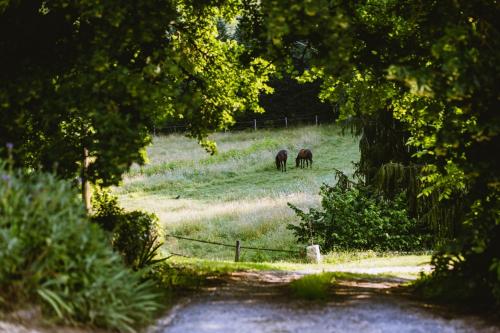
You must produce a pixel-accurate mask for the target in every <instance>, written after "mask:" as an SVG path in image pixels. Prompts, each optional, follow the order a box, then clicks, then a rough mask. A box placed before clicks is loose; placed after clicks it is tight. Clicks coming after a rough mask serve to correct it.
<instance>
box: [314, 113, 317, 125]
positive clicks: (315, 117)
mask: <svg viewBox="0 0 500 333" xmlns="http://www.w3.org/2000/svg"><path fill="white" fill-rule="evenodd" d="M314 119H315V120H316V126H318V116H317V115H316V116H314Z"/></svg>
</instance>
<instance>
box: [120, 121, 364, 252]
mask: <svg viewBox="0 0 500 333" xmlns="http://www.w3.org/2000/svg"><path fill="white" fill-rule="evenodd" d="M212 139H214V140H215V141H216V142H217V145H218V149H219V153H218V154H217V155H214V156H210V155H208V154H207V153H206V152H205V151H204V150H203V149H202V148H201V147H200V146H199V145H198V144H197V143H196V142H195V141H194V140H191V139H188V138H186V137H183V136H181V135H169V136H160V137H156V138H155V140H154V142H153V144H152V146H150V147H149V148H148V156H149V159H150V162H149V164H147V165H146V166H144V167H142V168H139V167H137V166H135V167H133V168H132V169H131V171H130V172H129V173H128V174H127V175H126V176H125V179H124V182H123V185H122V186H120V187H118V188H116V189H115V190H114V191H115V193H116V194H117V195H118V196H119V199H120V202H121V204H122V205H123V206H124V207H125V208H127V209H141V210H145V211H149V212H154V213H156V214H157V215H158V217H159V218H160V222H161V224H162V226H164V228H165V231H166V233H171V234H177V235H182V236H186V237H192V238H198V239H204V240H210V241H218V242H223V243H230V244H234V242H235V241H236V240H237V239H239V240H241V242H242V245H244V246H254V247H271V248H281V249H294V250H295V249H297V247H298V244H297V243H296V241H295V239H294V237H293V235H292V233H291V232H290V231H289V230H287V229H286V225H287V224H288V223H297V222H298V219H297V217H296V216H295V214H294V213H293V211H292V210H291V209H290V208H288V206H287V202H291V203H293V204H294V205H296V206H298V207H301V208H306V207H316V206H318V205H319V200H320V198H319V196H318V191H319V187H320V185H321V184H322V183H328V184H332V183H334V182H335V179H334V173H333V169H334V168H336V169H340V170H342V171H344V172H345V173H347V174H352V172H353V165H352V162H355V161H358V160H359V150H358V138H356V137H353V136H351V135H345V136H343V135H341V130H340V129H339V128H338V127H337V126H335V125H327V126H320V127H313V126H311V127H300V128H291V129H274V130H258V131H256V132H254V131H247V132H235V133H219V134H215V135H213V137H212ZM301 148H309V149H311V150H312V152H313V155H314V156H313V159H314V164H313V168H312V169H307V170H306V169H298V168H295V157H296V154H297V152H298V150H299V149H301ZM280 149H287V150H288V172H286V173H281V172H279V171H277V169H276V165H275V162H274V156H275V154H276V153H277V151H278V150H280ZM166 247H167V250H168V251H172V252H176V253H182V254H186V255H189V256H195V257H199V258H205V259H221V260H224V259H226V260H227V259H231V258H233V257H234V250H233V249H231V248H224V247H219V246H209V245H205V244H201V243H193V242H189V241H185V240H175V239H172V238H169V239H168V240H167V243H166ZM241 259H242V260H246V261H264V260H289V259H291V257H290V256H289V255H287V254H282V253H269V252H258V251H251V250H243V251H242V255H241Z"/></svg>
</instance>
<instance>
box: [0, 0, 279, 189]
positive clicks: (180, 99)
mask: <svg viewBox="0 0 500 333" xmlns="http://www.w3.org/2000/svg"><path fill="white" fill-rule="evenodd" d="M236 13H237V1H231V0H229V1H218V2H217V3H208V2H207V3H200V2H198V1H134V2H123V1H106V2H104V3H99V4H96V3H95V2H94V1H88V0H87V1H86V0H82V1H71V2H69V1H63V0H60V1H47V2H33V1H3V2H2V3H1V5H0V30H1V31H0V48H1V49H2V52H1V54H0V81H1V82H2V88H1V90H0V142H4V143H6V142H10V143H13V144H14V152H15V154H14V156H15V158H16V162H17V163H18V165H19V166H24V167H29V168H39V167H42V168H44V169H48V170H52V169H55V170H56V171H57V173H58V174H60V175H62V176H63V177H66V178H72V177H75V176H76V175H78V174H79V173H80V169H81V168H82V164H83V163H84V160H85V159H88V167H87V168H86V169H87V170H86V175H85V176H86V179H89V180H91V181H92V182H101V183H102V184H104V185H111V184H117V182H118V181H119V180H120V177H121V174H122V173H123V172H125V171H126V170H127V169H128V168H129V167H130V165H131V164H132V163H133V162H137V163H143V162H144V161H145V155H144V153H143V148H144V147H145V146H146V145H147V144H148V143H149V142H150V140H151V135H150V133H151V132H152V128H153V126H154V124H155V123H156V122H158V121H160V120H162V119H164V118H183V119H185V120H186V122H188V123H189V124H190V127H189V131H190V132H189V133H190V135H191V136H193V137H195V138H196V139H198V140H199V141H200V142H201V143H202V144H203V145H204V146H205V147H206V148H207V150H209V151H211V152H213V151H215V149H216V146H215V144H214V143H213V142H210V141H208V140H207V139H206V137H207V134H208V133H209V132H210V131H213V130H217V129H219V130H220V129H223V128H224V127H225V126H227V125H228V124H230V123H231V122H232V121H233V115H234V114H235V113H237V112H241V111H243V110H256V111H261V110H262V109H261V108H260V106H259V105H258V97H259V95H260V93H261V92H263V91H266V90H268V89H269V88H268V86H267V85H266V84H265V82H266V81H267V78H268V73H269V72H270V70H272V66H271V65H269V64H268V63H267V62H266V61H264V60H263V59H260V58H253V59H252V60H251V61H248V62H246V63H242V62H241V61H239V59H240V57H241V54H242V52H243V47H242V46H241V45H239V44H238V43H236V42H234V41H228V40H226V41H224V40H221V39H219V38H217V20H218V19H219V18H221V17H222V18H225V19H226V20H232V19H233V18H234V16H235V14H236ZM84 151H85V153H84Z"/></svg>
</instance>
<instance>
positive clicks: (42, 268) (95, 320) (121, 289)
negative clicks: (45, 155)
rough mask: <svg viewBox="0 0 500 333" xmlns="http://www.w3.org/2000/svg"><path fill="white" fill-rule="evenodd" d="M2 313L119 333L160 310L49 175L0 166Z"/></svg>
mask: <svg viewBox="0 0 500 333" xmlns="http://www.w3.org/2000/svg"><path fill="white" fill-rule="evenodd" d="M0 262H1V263H2V264H1V265H0V306H2V307H4V308H5V307H8V308H14V307H17V306H22V303H24V302H30V303H35V304H39V305H41V307H42V310H43V312H44V313H45V314H46V315H49V316H52V317H54V318H56V319H57V320H59V321H62V322H66V323H77V322H78V323H85V324H88V325H92V326H97V327H104V328H109V329H113V330H118V331H123V332H134V331H135V328H136V327H138V326H141V325H143V324H144V323H146V322H147V321H149V320H150V319H151V318H152V316H153V315H154V313H155V312H156V311H157V310H158V309H159V308H160V304H159V303H158V300H157V297H158V296H159V294H158V293H157V292H156V289H155V288H154V287H153V283H152V282H144V281H143V280H142V278H141V276H140V274H139V273H137V272H133V271H130V270H128V269H127V268H126V267H125V266H124V264H123V262H122V260H121V258H120V256H119V255H118V254H116V253H115V252H113V251H112V249H111V247H110V246H109V242H108V241H107V239H106V237H105V235H104V233H103V232H102V230H101V229H100V228H99V227H98V226H97V225H95V224H92V223H89V221H88V219H87V217H86V215H85V212H84V209H83V206H82V203H81V201H80V200H79V198H78V195H77V193H76V191H75V190H74V189H73V188H72V187H71V186H70V185H69V184H68V183H67V182H64V181H62V180H59V179H57V178H56V177H55V176H53V175H51V174H45V173H32V174H29V175H26V174H22V173H20V172H17V173H16V172H12V171H6V168H5V166H4V165H0Z"/></svg>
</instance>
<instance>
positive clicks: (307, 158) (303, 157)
mask: <svg viewBox="0 0 500 333" xmlns="http://www.w3.org/2000/svg"><path fill="white" fill-rule="evenodd" d="M304 164H305V167H306V168H307V167H309V166H310V167H311V168H312V166H313V154H312V152H311V151H310V150H309V149H301V150H300V151H299V154H298V155H297V158H296V159H295V166H296V167H297V168H298V167H299V165H300V168H301V169H303V168H304Z"/></svg>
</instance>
